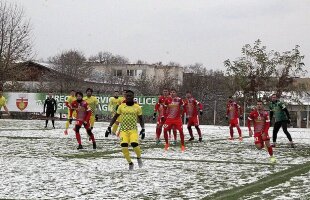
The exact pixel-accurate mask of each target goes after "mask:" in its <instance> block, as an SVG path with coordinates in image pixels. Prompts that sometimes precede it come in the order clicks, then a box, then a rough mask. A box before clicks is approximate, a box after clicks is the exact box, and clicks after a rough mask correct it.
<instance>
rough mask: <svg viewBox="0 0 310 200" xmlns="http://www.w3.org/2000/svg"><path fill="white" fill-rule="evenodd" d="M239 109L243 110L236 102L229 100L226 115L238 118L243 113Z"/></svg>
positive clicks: (230, 117)
mask: <svg viewBox="0 0 310 200" xmlns="http://www.w3.org/2000/svg"><path fill="white" fill-rule="evenodd" d="M239 109H240V111H241V107H240V105H239V104H237V103H236V102H234V101H233V102H228V103H227V106H226V115H227V117H228V118H229V119H236V118H239V116H240V115H241V114H242V113H239ZM241 112H242V111H241Z"/></svg>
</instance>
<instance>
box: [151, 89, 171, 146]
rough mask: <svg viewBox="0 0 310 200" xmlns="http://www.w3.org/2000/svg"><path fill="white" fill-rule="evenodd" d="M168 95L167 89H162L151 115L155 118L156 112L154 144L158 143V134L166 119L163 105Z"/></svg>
mask: <svg viewBox="0 0 310 200" xmlns="http://www.w3.org/2000/svg"><path fill="white" fill-rule="evenodd" d="M168 97H169V90H168V89H166V88H165V89H164V90H163V94H162V95H161V96H159V97H158V102H157V103H156V104H155V108H154V115H153V120H155V119H156V116H157V113H158V116H157V125H156V144H159V143H160V135H161V132H162V127H163V125H164V123H165V120H166V114H167V113H166V110H167V109H166V108H167V107H166V106H165V101H166V99H168Z"/></svg>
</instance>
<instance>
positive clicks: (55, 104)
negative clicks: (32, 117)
mask: <svg viewBox="0 0 310 200" xmlns="http://www.w3.org/2000/svg"><path fill="white" fill-rule="evenodd" d="M53 100H54V108H55V109H54V112H56V111H57V101H56V100H55V99H53Z"/></svg>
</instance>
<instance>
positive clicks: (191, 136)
mask: <svg viewBox="0 0 310 200" xmlns="http://www.w3.org/2000/svg"><path fill="white" fill-rule="evenodd" d="M187 130H188V133H189V136H190V138H189V139H188V141H193V140H194V135H193V130H192V126H191V125H190V124H189V123H188V124H187Z"/></svg>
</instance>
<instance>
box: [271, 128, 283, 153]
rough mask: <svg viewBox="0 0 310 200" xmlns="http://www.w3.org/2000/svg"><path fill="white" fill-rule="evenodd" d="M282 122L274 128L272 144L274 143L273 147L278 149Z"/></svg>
mask: <svg viewBox="0 0 310 200" xmlns="http://www.w3.org/2000/svg"><path fill="white" fill-rule="evenodd" d="M281 125H282V124H281V122H276V123H274V126H273V131H272V142H273V145H272V146H273V147H276V143H277V137H278V132H279V130H280V128H281Z"/></svg>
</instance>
